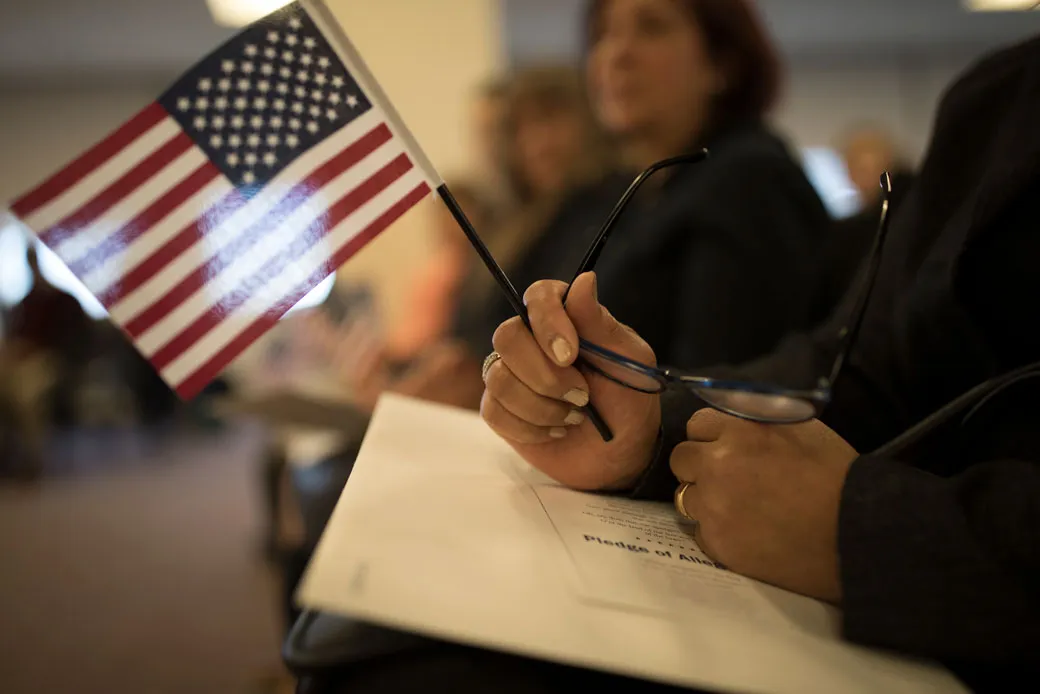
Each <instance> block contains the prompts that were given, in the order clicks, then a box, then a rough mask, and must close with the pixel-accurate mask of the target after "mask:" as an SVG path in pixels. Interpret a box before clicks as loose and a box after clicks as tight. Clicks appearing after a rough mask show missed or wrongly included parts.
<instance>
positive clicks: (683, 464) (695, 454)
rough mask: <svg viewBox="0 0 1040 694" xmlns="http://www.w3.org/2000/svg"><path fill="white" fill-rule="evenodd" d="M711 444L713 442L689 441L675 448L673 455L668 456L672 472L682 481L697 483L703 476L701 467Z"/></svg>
mask: <svg viewBox="0 0 1040 694" xmlns="http://www.w3.org/2000/svg"><path fill="white" fill-rule="evenodd" d="M710 446H711V444H705V443H693V442H690V441H687V442H686V443H680V444H679V445H678V446H676V447H675V448H673V449H672V455H671V456H670V457H669V458H668V466H669V467H670V468H671V469H672V474H673V475H675V477H676V478H677V479H678V480H679V481H680V482H693V483H696V482H697V481H698V480H699V479H700V478H701V469H702V468H703V466H704V460H705V456H706V455H707V454H708V452H709V448H710Z"/></svg>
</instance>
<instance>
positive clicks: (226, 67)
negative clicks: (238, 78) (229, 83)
mask: <svg viewBox="0 0 1040 694" xmlns="http://www.w3.org/2000/svg"><path fill="white" fill-rule="evenodd" d="M220 69H221V70H223V71H224V72H226V73H228V74H229V75H230V74H231V73H232V72H234V71H235V61H234V60H225V61H223V62H221V63H220Z"/></svg>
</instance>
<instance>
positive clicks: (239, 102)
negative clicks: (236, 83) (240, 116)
mask: <svg viewBox="0 0 1040 694" xmlns="http://www.w3.org/2000/svg"><path fill="white" fill-rule="evenodd" d="M248 106H249V99H247V98H245V97H244V96H240V97H238V98H237V99H235V108H236V109H238V110H239V111H245V110H246V107H248Z"/></svg>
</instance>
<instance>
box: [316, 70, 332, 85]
mask: <svg viewBox="0 0 1040 694" xmlns="http://www.w3.org/2000/svg"><path fill="white" fill-rule="evenodd" d="M328 81H329V80H328V78H327V77H325V73H324V72H319V73H318V74H316V75H315V76H314V84H316V85H318V86H319V87H323V86H325V83H326V82H328Z"/></svg>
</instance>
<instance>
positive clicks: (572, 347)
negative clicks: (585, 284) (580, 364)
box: [524, 280, 578, 366]
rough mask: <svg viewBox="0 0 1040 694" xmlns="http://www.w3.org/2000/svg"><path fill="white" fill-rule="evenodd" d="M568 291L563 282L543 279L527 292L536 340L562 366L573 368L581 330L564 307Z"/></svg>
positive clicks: (529, 316)
mask: <svg viewBox="0 0 1040 694" xmlns="http://www.w3.org/2000/svg"><path fill="white" fill-rule="evenodd" d="M565 291H567V285H566V283H564V282H559V281H557V280H542V281H541V282H535V283H534V284H532V285H531V286H530V287H529V288H528V289H527V292H525V293H524V305H525V306H527V318H528V320H530V321H531V331H532V332H533V333H534V337H535V340H536V341H537V342H538V345H539V346H540V347H541V348H542V350H543V351H544V352H545V355H546V356H547V357H549V359H551V360H552V361H553V362H554V363H555V364H557V365H559V366H570V365H571V364H572V363H573V362H574V358H575V357H576V356H577V354H578V331H577V330H576V329H575V327H574V324H573V323H571V319H570V317H569V316H568V315H567V311H565V310H564V308H563V293H564V292H565Z"/></svg>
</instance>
